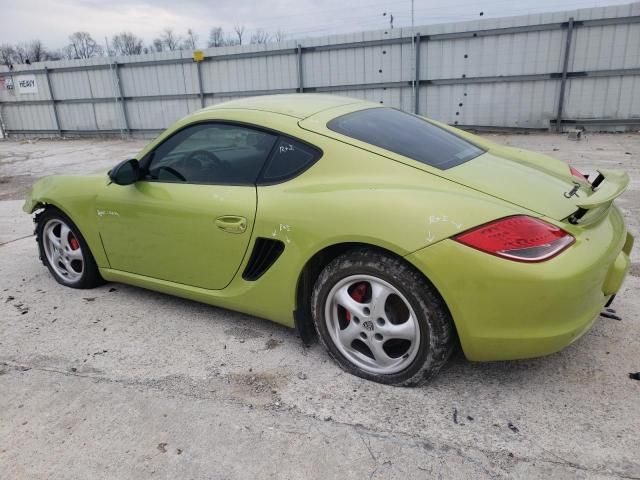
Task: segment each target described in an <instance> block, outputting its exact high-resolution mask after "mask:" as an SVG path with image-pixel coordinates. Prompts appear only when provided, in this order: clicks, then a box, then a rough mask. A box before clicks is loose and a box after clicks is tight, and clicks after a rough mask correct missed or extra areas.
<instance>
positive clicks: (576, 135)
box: [567, 129, 582, 141]
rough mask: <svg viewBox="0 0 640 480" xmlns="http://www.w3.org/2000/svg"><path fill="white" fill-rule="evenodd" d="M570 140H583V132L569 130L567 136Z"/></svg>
mask: <svg viewBox="0 0 640 480" xmlns="http://www.w3.org/2000/svg"><path fill="white" fill-rule="evenodd" d="M567 139H568V140H575V141H578V140H582V130H577V129H576V130H569V132H568V135H567Z"/></svg>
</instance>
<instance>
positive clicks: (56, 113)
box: [44, 67, 62, 137]
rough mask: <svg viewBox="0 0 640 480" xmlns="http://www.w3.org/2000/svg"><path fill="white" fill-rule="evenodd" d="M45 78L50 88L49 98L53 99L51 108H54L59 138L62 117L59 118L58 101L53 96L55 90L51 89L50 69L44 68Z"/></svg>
mask: <svg viewBox="0 0 640 480" xmlns="http://www.w3.org/2000/svg"><path fill="white" fill-rule="evenodd" d="M44 76H45V77H46V79H47V87H49V98H50V99H51V106H52V107H53V118H54V119H55V121H56V130H58V136H60V137H61V136H62V130H61V129H60V117H58V107H57V105H56V99H55V97H54V96H53V89H52V88H51V79H50V78H49V69H48V68H47V67H44Z"/></svg>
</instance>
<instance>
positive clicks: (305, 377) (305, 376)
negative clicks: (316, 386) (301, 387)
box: [298, 372, 307, 380]
mask: <svg viewBox="0 0 640 480" xmlns="http://www.w3.org/2000/svg"><path fill="white" fill-rule="evenodd" d="M298 378H299V379H300V380H306V379H307V375H306V374H305V373H302V372H300V373H298Z"/></svg>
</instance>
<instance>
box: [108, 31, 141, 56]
mask: <svg viewBox="0 0 640 480" xmlns="http://www.w3.org/2000/svg"><path fill="white" fill-rule="evenodd" d="M111 45H113V53H114V54H115V55H140V54H141V53H142V39H141V38H139V37H137V36H135V35H134V34H133V33H131V32H121V33H119V34H117V35H114V36H113V37H112V38H111Z"/></svg>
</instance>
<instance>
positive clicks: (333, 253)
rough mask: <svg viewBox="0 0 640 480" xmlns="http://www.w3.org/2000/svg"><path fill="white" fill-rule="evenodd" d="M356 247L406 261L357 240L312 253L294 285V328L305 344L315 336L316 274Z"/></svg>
mask: <svg viewBox="0 0 640 480" xmlns="http://www.w3.org/2000/svg"><path fill="white" fill-rule="evenodd" d="M357 248H366V249H369V250H377V251H379V252H380V253H383V254H385V255H388V256H392V257H396V258H399V259H401V260H402V261H404V262H406V260H405V259H404V258H402V257H401V256H400V255H398V254H397V253H395V252H392V251H391V250H388V249H386V248H382V247H379V246H377V245H371V244H368V243H357V242H352V243H338V244H335V245H330V246H328V247H325V248H323V249H322V250H320V251H319V252H317V253H316V254H315V255H313V257H311V258H310V259H309V260H308V261H307V263H306V264H305V266H304V268H303V269H302V272H300V276H299V277H298V284H297V287H296V309H295V311H294V314H293V316H294V321H295V325H296V330H297V331H298V334H299V335H300V338H301V340H302V341H303V343H304V344H305V345H307V344H311V343H313V342H314V341H315V340H316V338H317V334H316V330H315V327H314V325H313V319H312V317H311V293H312V291H313V287H314V285H315V283H316V280H317V279H318V276H319V275H320V273H321V272H322V270H323V269H324V267H326V266H327V265H328V264H329V263H331V262H332V261H333V260H334V259H335V258H337V257H338V256H340V255H342V254H343V253H345V252H348V251H349V250H354V249H357ZM407 264H408V265H410V266H411V268H413V269H415V270H416V271H418V272H419V273H420V275H422V276H423V277H424V278H425V280H427V281H428V282H429V283H430V284H431V282H430V281H429V279H428V278H427V277H425V275H424V273H422V272H420V271H419V270H418V269H416V268H415V266H414V265H412V264H411V263H409V262H407ZM434 290H436V292H437V289H436V288H435V287H434ZM438 293H439V292H438ZM445 305H446V303H445Z"/></svg>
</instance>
